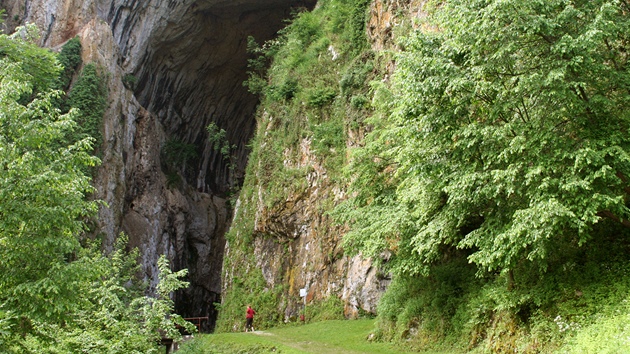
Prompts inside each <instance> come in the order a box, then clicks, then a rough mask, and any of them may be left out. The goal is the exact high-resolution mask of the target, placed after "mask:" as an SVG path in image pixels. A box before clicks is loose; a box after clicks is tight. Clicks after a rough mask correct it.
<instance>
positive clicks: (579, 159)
mask: <svg viewBox="0 0 630 354" xmlns="http://www.w3.org/2000/svg"><path fill="white" fill-rule="evenodd" d="M436 3H438V4H435V6H434V7H433V8H432V9H431V10H430V14H429V16H428V20H427V21H428V22H427V23H425V24H423V26H421V27H422V28H423V29H424V30H423V31H418V32H416V33H413V34H410V35H409V37H408V38H406V39H405V40H402V41H401V42H400V45H401V47H402V51H401V53H400V54H399V55H398V57H397V68H396V72H395V74H394V79H393V86H392V87H391V90H389V89H388V88H387V87H384V86H383V85H380V86H379V94H378V95H377V96H378V97H383V98H384V99H378V98H377V100H376V102H375V103H376V105H377V106H378V108H379V112H380V113H381V114H380V115H377V116H375V118H374V119H373V120H371V121H370V123H372V124H373V127H374V129H373V132H372V133H370V134H369V135H368V137H367V138H366V144H365V146H364V147H362V148H359V149H357V150H356V151H354V152H353V159H352V162H351V164H350V166H349V171H348V172H349V174H350V175H352V176H353V181H352V184H351V187H350V192H351V194H350V195H352V196H353V197H352V198H351V199H350V200H349V201H348V202H347V203H346V204H345V205H343V206H342V207H340V208H338V209H337V210H336V214H337V215H338V217H339V219H340V220H342V221H345V222H348V223H350V224H351V225H352V231H351V232H350V233H349V234H348V235H347V236H346V238H345V241H346V242H345V244H346V246H347V247H348V248H351V249H354V250H356V251H360V252H362V253H363V254H364V255H366V256H370V257H374V258H377V259H378V258H381V257H382V256H383V254H391V255H392V256H391V258H387V261H388V262H387V265H388V266H389V269H390V270H391V271H392V272H393V274H394V276H395V282H394V284H393V285H392V287H391V288H390V289H389V290H388V294H387V295H386V296H385V297H384V298H383V300H382V302H381V307H380V308H379V316H380V318H381V320H382V323H383V326H382V327H381V330H382V331H383V332H382V335H383V336H384V337H388V338H391V337H395V336H398V337H399V338H400V337H403V338H411V337H414V338H415V339H416V340H417V344H419V345H422V341H423V340H424V341H429V342H430V341H432V340H436V339H440V338H444V337H445V336H448V335H450V336H454V337H455V338H456V339H457V338H460V340H462V339H461V338H463V340H464V341H468V343H469V345H470V346H471V348H474V347H477V349H478V350H479V351H484V350H487V351H492V352H497V351H519V352H538V351H542V350H550V348H553V345H557V344H558V343H560V342H561V341H562V340H564V339H567V338H571V337H570V336H567V333H570V334H572V333H578V335H576V337H575V338H580V334H582V333H584V332H580V328H581V327H580V326H586V325H590V326H596V325H595V324H593V323H594V321H595V320H596V319H597V318H598V317H597V315H596V314H597V313H598V312H599V311H602V312H603V313H608V311H611V309H614V308H615V306H614V305H615V304H623V303H624V302H625V301H627V300H628V299H627V295H625V292H626V291H627V290H628V289H630V288H629V286H630V283H628V277H627V276H626V275H625V270H626V269H627V268H628V264H629V261H630V260H629V259H628V253H627V250H628V246H630V244H629V243H628V242H627V239H628V235H629V232H628V229H627V227H628V225H630V223H629V222H628V220H629V219H630V209H629V208H628V192H629V190H630V189H629V188H628V176H629V174H630V156H629V155H628V152H629V151H630V139H629V138H628V134H627V130H628V124H629V123H630V114H629V112H630V110H629V108H630V107H629V104H630V101H629V97H630V86H629V85H630V74H629V71H628V54H627V53H628V50H630V41H629V40H630V38H629V37H628V33H630V32H629V31H628V30H629V29H630V28H629V26H630V21H629V18H628V13H629V11H630V6H629V4H628V2H626V1H604V0H599V1H567V0H554V1H526V2H523V1H511V0H507V1H488V0H473V1H469V0H467V1H460V0H449V1H440V2H436ZM606 250H608V251H606ZM611 283H612V284H615V287H617V289H620V290H617V289H608V288H607V287H608V286H609V285H608V284H611ZM580 306H587V307H589V308H588V309H580ZM617 308H618V309H619V310H620V311H627V307H626V306H619V307H617ZM401 309H402V311H401ZM606 321H607V320H604V321H603V322H606ZM618 321H619V319H618V318H617V317H615V318H611V319H610V323H618ZM610 323H607V325H609V324H610ZM591 328H592V327H591ZM410 329H411V330H414V331H416V332H417V334H416V335H411V334H410V332H409V330H410ZM591 330H592V329H591ZM627 334H628V331H627V329H625V328H619V329H618V330H610V331H609V332H608V334H607V335H606V336H609V339H612V338H615V337H617V336H627ZM584 336H585V337H584V338H586V336H587V335H586V334H585V335H584ZM563 338H564V339H563ZM584 338H582V339H584ZM587 342H589V341H588V340H586V341H584V342H583V343H582V344H579V343H577V342H576V343H577V344H575V345H576V347H572V348H573V349H574V350H579V348H582V347H580V345H583V346H586V345H587V344H585V343H587ZM618 345H622V346H623V347H624V348H627V344H622V343H619V342H615V344H614V345H611V346H609V347H607V348H608V349H611V348H617V346H618ZM617 350H618V348H617Z"/></svg>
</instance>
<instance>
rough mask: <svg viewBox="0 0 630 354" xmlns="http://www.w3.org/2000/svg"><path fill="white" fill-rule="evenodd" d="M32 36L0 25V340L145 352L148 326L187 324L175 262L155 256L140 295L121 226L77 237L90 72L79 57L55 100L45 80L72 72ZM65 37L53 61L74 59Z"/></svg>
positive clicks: (89, 120) (41, 347)
mask: <svg viewBox="0 0 630 354" xmlns="http://www.w3.org/2000/svg"><path fill="white" fill-rule="evenodd" d="M37 40H38V37H37V29H36V28H35V27H34V26H27V27H21V28H18V29H17V30H16V32H15V33H14V34H12V35H5V34H0V347H2V350H3V352H6V353H77V352H90V353H152V352H157V350H158V346H157V340H159V339H160V338H161V333H160V331H164V333H165V334H166V335H172V336H174V337H175V338H176V337H177V336H178V335H179V331H177V329H176V324H178V325H182V326H186V327H188V328H190V326H191V325H190V324H187V323H184V322H185V321H183V320H182V319H181V318H180V317H179V316H176V315H172V314H171V312H172V311H173V303H172V301H171V299H170V297H169V294H170V292H172V291H174V290H177V289H179V288H181V287H183V286H186V283H185V282H183V281H181V278H182V277H183V276H185V271H180V272H176V273H173V272H171V270H170V268H169V266H168V262H167V261H166V260H165V259H164V258H162V259H161V260H160V262H159V264H158V268H159V270H160V282H159V285H158V286H157V289H156V292H157V295H156V297H155V298H151V297H146V296H145V295H144V289H145V288H146V286H145V285H144V284H143V282H142V281H141V280H140V279H138V278H137V274H138V264H137V258H138V253H137V251H132V252H127V251H125V248H126V243H125V240H126V239H125V237H124V236H121V237H120V240H119V241H120V242H119V243H118V245H117V246H116V249H115V250H114V251H113V252H111V253H110V254H108V255H103V254H102V253H101V251H100V244H99V243H98V242H97V241H94V240H90V239H89V238H87V237H86V235H85V233H86V232H87V231H88V229H87V225H86V220H88V219H89V218H90V217H92V216H93V215H95V213H96V210H97V206H98V202H97V201H93V200H90V199H88V198H87V196H88V195H89V194H90V193H91V192H92V190H93V187H92V186H91V185H90V177H89V175H87V174H86V172H87V170H86V169H87V168H89V167H92V166H95V165H96V164H98V163H99V160H98V158H96V157H94V156H92V150H93V146H94V145H93V144H94V141H95V140H96V139H95V136H94V135H95V130H96V129H98V128H94V127H98V126H99V125H100V120H101V116H102V114H103V110H104V97H103V90H102V82H101V78H100V76H99V75H98V74H97V73H96V68H95V67H94V66H92V70H91V71H90V70H88V69H89V68H90V66H89V65H88V66H86V69H84V72H83V75H81V76H80V77H81V78H82V79H83V80H82V79H79V81H78V82H77V83H76V84H75V86H74V88H73V89H72V91H71V94H70V99H69V100H68V102H66V101H65V100H64V92H62V91H59V90H56V89H58V88H60V85H61V86H66V85H67V84H66V83H65V82H64V81H63V80H66V79H67V78H69V77H72V76H73V74H71V73H69V72H64V71H63V69H64V68H62V66H61V65H60V64H59V61H58V60H57V55H56V54H54V53H52V52H50V51H48V50H46V49H42V48H39V47H38V46H37V45H36V44H35V43H36V42H37ZM70 45H71V46H73V49H72V50H67V51H64V50H62V55H61V58H62V60H61V61H62V62H64V63H66V62H68V63H70V62H72V63H74V64H72V65H78V64H77V63H76V60H69V61H65V60H63V58H64V55H67V54H68V53H75V54H76V52H77V49H76V48H77V43H76V41H72V42H70ZM66 59H68V58H66ZM74 59H76V58H74ZM66 69H67V68H66ZM74 69H76V68H73V70H74ZM86 70H87V71H86ZM62 72H64V74H63V75H64V78H63V79H62V78H60V75H61V73H62ZM62 82H63V84H60V83H62ZM77 108H80V109H81V110H79V109H77ZM79 123H80V125H82V127H79V126H78V125H79ZM93 123H94V124H95V125H92V124H93ZM86 126H87V128H88V129H85V130H82V129H81V128H86ZM77 133H78V134H77ZM191 330H192V329H191Z"/></svg>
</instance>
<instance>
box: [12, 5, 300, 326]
mask: <svg viewBox="0 0 630 354" xmlns="http://www.w3.org/2000/svg"><path fill="white" fill-rule="evenodd" d="M309 5H310V3H309V1H301V0H242V1H241V0H236V1H224V0H202V1H190V0H183V1H166V0H151V1H136V0H93V1H76V0H3V1H0V8H2V9H5V10H6V13H7V18H6V21H5V24H4V26H5V28H4V30H5V31H9V32H10V31H12V29H13V28H15V26H17V25H20V24H24V23H35V24H36V25H37V26H38V27H39V28H40V31H41V33H42V37H41V44H42V45H44V46H47V47H50V48H53V49H57V48H59V47H60V46H61V45H62V44H63V43H64V42H65V41H67V40H68V39H70V38H72V37H74V36H79V37H80V38H81V42H82V44H83V61H84V62H94V63H96V64H98V65H99V66H100V68H101V70H103V71H104V72H105V73H106V79H107V86H108V92H109V97H108V109H107V112H106V114H105V116H104V123H103V127H102V133H103V145H102V146H101V147H99V148H98V150H99V151H100V152H101V158H102V161H103V164H102V166H101V167H100V168H99V170H98V173H97V175H96V177H95V180H94V183H95V185H96V187H97V190H98V192H97V193H96V195H95V197H96V198H98V199H102V200H104V201H105V202H106V203H107V205H106V206H103V207H102V208H101V210H100V212H99V216H98V229H99V232H100V233H101V234H103V235H104V238H105V240H106V245H111V244H112V243H113V240H114V239H115V238H116V237H117V235H118V234H119V233H120V232H121V231H124V232H126V233H128V234H129V236H130V244H131V246H134V247H139V248H140V250H141V254H142V264H143V269H144V271H145V274H146V277H147V279H149V280H150V281H151V283H152V285H154V284H155V281H156V260H157V258H158V257H159V255H160V254H167V255H168V257H169V258H170V259H171V261H172V263H173V264H174V266H175V267H176V268H178V269H179V268H188V269H189V270H190V281H191V283H192V286H191V287H190V288H189V289H188V290H187V291H185V292H184V293H181V294H178V295H177V298H176V303H177V310H178V312H179V313H181V314H182V315H184V316H208V315H209V316H210V317H211V319H214V318H215V316H216V315H215V312H214V311H215V310H214V306H213V302H216V301H218V300H219V293H220V271H221V263H222V255H223V247H224V239H223V234H224V233H225V231H226V229H227V228H228V226H229V221H230V208H229V206H228V204H227V203H226V197H227V193H228V192H229V190H230V189H231V188H232V187H233V186H234V185H237V184H239V181H241V180H242V176H243V173H244V172H243V170H244V166H245V163H246V159H247V153H248V150H247V147H246V144H247V142H248V140H249V138H250V137H251V135H252V133H253V129H254V125H255V121H254V119H253V116H252V114H253V111H254V109H255V106H256V102H257V99H256V97H255V96H253V95H251V94H249V93H248V92H247V90H246V88H244V87H243V86H242V81H243V80H244V79H245V78H246V65H247V53H246V45H247V36H250V35H251V36H254V37H255V38H257V39H258V40H259V41H264V40H267V39H270V38H271V37H272V36H273V35H274V33H275V32H276V31H277V30H278V29H279V28H281V27H282V25H283V22H282V20H283V19H285V18H287V17H288V16H289V13H290V11H291V8H293V7H295V6H309ZM210 123H214V124H216V125H217V126H218V127H219V128H221V129H223V130H225V131H226V139H227V141H228V142H229V144H230V145H231V146H235V148H234V149H232V151H231V156H230V157H229V158H225V156H224V155H222V154H220V153H219V152H218V151H215V150H214V149H213V146H212V144H211V143H210V142H209V141H208V133H207V131H206V129H205V127H206V126H208V125H209V124H210ZM169 141H176V142H179V143H182V144H186V145H188V146H194V149H195V154H194V155H195V156H196V158H194V161H187V162H186V163H182V166H177V168H176V169H174V170H173V169H171V170H170V171H169V173H170V174H175V175H176V176H167V174H166V173H165V170H166V169H165V166H164V161H162V160H163V156H162V154H161V152H162V150H163V148H164V146H165V144H167V143H168V142H169ZM173 177H176V178H173ZM169 178H170V179H169ZM173 180H175V181H176V183H173V182H172V181H173ZM212 326H213V321H211V322H210V323H209V324H208V328H206V329H209V328H210V327H212Z"/></svg>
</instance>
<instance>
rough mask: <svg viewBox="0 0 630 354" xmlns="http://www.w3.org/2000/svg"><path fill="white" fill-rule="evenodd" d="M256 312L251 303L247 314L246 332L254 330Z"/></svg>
mask: <svg viewBox="0 0 630 354" xmlns="http://www.w3.org/2000/svg"><path fill="white" fill-rule="evenodd" d="M255 314H256V311H254V309H253V308H252V307H251V305H247V316H246V320H247V321H246V322H245V332H248V331H251V332H253V331H254V315H255Z"/></svg>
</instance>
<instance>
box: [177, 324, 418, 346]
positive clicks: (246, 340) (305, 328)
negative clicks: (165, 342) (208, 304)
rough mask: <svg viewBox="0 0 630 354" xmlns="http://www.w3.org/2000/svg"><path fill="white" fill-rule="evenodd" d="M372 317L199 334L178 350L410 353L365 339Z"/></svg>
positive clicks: (371, 325)
mask: <svg viewBox="0 0 630 354" xmlns="http://www.w3.org/2000/svg"><path fill="white" fill-rule="evenodd" d="M374 321H375V320H373V319H361V320H335V321H323V322H317V323H312V324H306V325H297V326H290V327H280V328H272V329H269V330H265V331H257V332H254V333H251V332H250V333H220V334H206V335H198V336H197V338H195V339H194V340H192V341H190V342H188V343H186V344H185V345H183V347H182V349H180V351H179V352H178V353H180V354H192V353H201V354H205V353H251V354H253V353H284V354H298V353H300V354H301V353H322V354H325V353H331V354H333V353H334V354H354V353H373V354H388V353H411V352H408V351H405V350H404V349H402V348H400V347H396V346H395V345H393V344H390V343H375V342H370V341H368V340H367V338H368V335H369V334H370V333H371V332H372V330H373V329H374Z"/></svg>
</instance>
